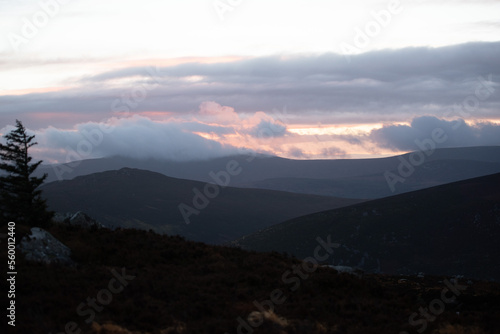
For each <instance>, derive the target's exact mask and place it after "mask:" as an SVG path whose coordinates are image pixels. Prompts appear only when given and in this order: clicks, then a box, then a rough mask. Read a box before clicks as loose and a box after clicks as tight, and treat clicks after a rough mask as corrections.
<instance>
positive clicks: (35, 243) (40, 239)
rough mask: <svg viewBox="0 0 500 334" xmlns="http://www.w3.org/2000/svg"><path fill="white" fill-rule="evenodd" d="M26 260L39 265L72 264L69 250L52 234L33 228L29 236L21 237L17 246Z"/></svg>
mask: <svg viewBox="0 0 500 334" xmlns="http://www.w3.org/2000/svg"><path fill="white" fill-rule="evenodd" d="M17 248H18V249H19V250H20V251H21V253H23V254H25V257H26V260H29V261H35V262H40V263H46V264H51V263H60V264H65V265H70V264H73V260H71V258H70V255H71V250H70V249H69V248H68V247H67V246H65V245H64V244H63V243H62V242H60V241H59V240H57V239H56V238H55V237H54V236H53V235H52V234H50V233H49V232H47V231H45V230H44V229H42V228H39V227H33V228H32V229H31V234H29V235H27V236H25V237H23V239H22V240H21V243H20V244H19V245H18V246H17Z"/></svg>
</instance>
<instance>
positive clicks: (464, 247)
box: [236, 174, 500, 280]
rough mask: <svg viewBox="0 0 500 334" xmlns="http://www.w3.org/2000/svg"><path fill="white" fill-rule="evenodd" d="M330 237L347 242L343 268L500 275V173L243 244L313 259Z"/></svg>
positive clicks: (327, 215) (340, 253)
mask: <svg viewBox="0 0 500 334" xmlns="http://www.w3.org/2000/svg"><path fill="white" fill-rule="evenodd" d="M325 234H329V235H331V239H332V242H336V243H339V244H341V245H342V246H341V247H340V248H339V249H338V250H336V254H335V260H334V261H333V263H332V264H335V265H347V266H357V267H361V268H363V269H364V270H368V271H380V272H385V273H394V274H414V273H418V272H425V273H433V274H446V275H458V274H461V275H466V276H469V277H478V278H484V279H495V280H500V243H499V242H498V240H499V238H500V174H494V175H490V176H485V177H480V178H475V179H470V180H465V181H460V182H456V183H451V184H447V185H443V186H438V187H433V188H429V189H424V190H419V191H415V192H411V193H406V194H402V195H397V196H392V197H387V198H383V199H378V200H373V201H369V202H364V203H361V204H357V205H353V206H350V207H345V208H340V209H336V210H331V211H326V212H320V213H316V214H312V215H307V216H304V217H299V218H295V219H292V220H289V221H287V222H284V223H282V224H278V225H275V226H271V227H269V228H267V229H265V230H262V231H259V232H257V233H255V234H252V235H249V236H246V237H243V238H241V239H239V240H238V241H237V242H236V243H237V244H238V245H240V246H242V247H243V248H244V249H252V250H259V251H269V250H275V251H280V252H282V251H285V252H288V253H291V254H294V255H296V256H298V257H306V256H308V255H309V254H310V252H311V249H312V247H313V245H314V242H315V238H316V236H318V235H325Z"/></svg>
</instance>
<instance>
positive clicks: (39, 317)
mask: <svg viewBox="0 0 500 334" xmlns="http://www.w3.org/2000/svg"><path fill="white" fill-rule="evenodd" d="M28 231H29V227H28V226H23V225H18V226H17V241H18V242H19V241H20V238H21V237H22V236H23V235H25V234H26V233H28ZM48 231H49V232H50V233H52V234H53V235H54V236H55V237H56V238H58V239H59V240H60V241H62V242H63V243H64V244H65V245H67V246H68V247H69V248H70V249H71V250H72V258H73V260H74V261H75V262H76V263H77V264H76V265H75V266H63V265H57V264H54V265H45V264H40V263H34V262H28V261H26V260H24V259H23V256H22V255H21V254H20V253H18V263H17V269H18V274H17V283H16V285H17V292H16V304H17V310H18V318H17V325H16V327H15V328H13V329H14V330H13V331H11V332H12V333H60V332H64V333H221V334H222V333H231V334H233V333H359V334H361V333H363V334H369V333H373V334H375V333H377V334H378V333H400V332H401V331H407V332H408V333H417V330H419V329H421V328H422V326H423V324H422V323H420V324H419V325H415V324H413V326H412V324H410V323H409V320H408V319H409V317H410V315H411V314H413V313H415V312H419V308H421V307H422V308H429V303H430V302H431V301H433V300H434V299H436V298H439V297H440V295H441V291H442V290H443V288H445V287H446V285H444V283H443V281H444V280H445V279H446V278H444V277H425V278H422V277H421V278H418V277H401V276H398V277H395V276H384V275H372V274H370V275H363V276H361V277H358V276H354V275H350V274H346V273H337V272H336V271H335V270H333V269H330V268H326V267H318V268H317V269H316V270H314V271H313V272H311V273H308V274H307V277H306V274H305V272H304V271H302V272H301V273H299V272H298V271H297V273H296V274H295V273H294V274H293V275H292V276H293V277H295V278H296V280H295V283H297V282H298V286H297V288H296V290H295V291H291V287H292V286H294V287H295V284H290V282H288V283H285V282H284V281H283V279H282V277H283V274H284V273H285V272H287V271H290V270H293V268H295V266H297V265H301V262H300V261H299V260H297V259H295V258H292V257H290V256H287V255H285V254H279V253H257V252H249V251H244V250H241V249H238V248H231V247H222V246H209V245H205V244H202V243H197V242H191V241H186V240H184V239H183V238H181V237H175V236H161V235H158V234H155V233H153V232H152V231H150V232H148V231H140V230H133V229H130V230H129V229H118V230H115V231H111V230H108V229H92V230H88V229H82V228H79V227H75V226H67V225H58V224H54V225H53V226H51V227H49V228H48ZM1 232H3V233H5V231H3V230H2V231H0V233H1ZM1 254H2V258H6V247H2V249H1ZM113 271H114V272H115V273H117V272H118V273H122V274H124V275H127V277H128V281H127V284H126V285H125V286H124V287H123V289H122V290H121V291H120V292H116V293H113V294H111V300H109V299H107V298H109V295H106V293H103V292H101V291H103V290H106V289H111V287H110V284H111V283H110V281H111V280H112V279H113V277H116V276H115V274H114V273H113ZM115 283H116V282H115ZM459 283H460V284H461V285H466V286H467V289H466V290H465V291H463V292H462V293H461V294H460V295H459V296H458V297H456V302H453V303H450V304H446V306H445V309H444V311H443V312H442V313H440V314H439V315H437V316H435V317H434V318H435V319H433V320H432V321H430V320H427V321H426V329H425V332H426V333H494V332H495V330H496V328H497V323H498V318H499V317H500V302H499V298H500V284H497V283H491V282H478V281H474V282H469V283H468V284H467V283H466V279H464V280H460V282H459ZM115 288H116V286H115ZM1 289H2V291H6V290H7V285H6V281H5V280H2V283H1ZM276 289H281V290H282V291H283V295H282V296H281V297H280V298H281V299H283V298H284V300H283V302H282V303H279V304H278V303H277V304H273V306H272V308H273V309H272V310H271V309H270V308H269V307H267V306H266V305H269V302H268V303H267V304H266V300H270V298H272V297H271V296H272V294H273V291H276ZM96 297H97V302H96V303H97V305H96V307H95V309H96V310H98V311H96V312H94V313H95V316H94V315H92V313H91V312H90V311H89V310H90V309H91V307H90V306H88V305H90V302H91V301H92V298H96ZM274 297H276V296H274ZM99 301H101V302H103V304H106V303H107V305H103V304H99ZM255 301H257V302H258V303H254V302H255ZM257 305H264V309H260V308H259V306H257ZM79 307H80V308H79ZM421 318H422V317H421V316H418V317H417V318H416V319H417V320H418V319H421ZM86 320H89V322H88V323H87V322H86ZM90 320H91V321H90ZM249 320H250V321H253V322H252V323H253V324H259V326H256V327H255V328H254V327H252V326H250V325H246V327H245V326H243V327H241V323H242V321H245V322H247V321H249ZM260 323H262V324H260ZM239 326H240V328H239ZM78 330H81V332H79V331H78Z"/></svg>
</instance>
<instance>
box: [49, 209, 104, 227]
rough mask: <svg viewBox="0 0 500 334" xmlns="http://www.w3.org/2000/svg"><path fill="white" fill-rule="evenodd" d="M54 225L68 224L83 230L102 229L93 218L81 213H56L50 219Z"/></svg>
mask: <svg viewBox="0 0 500 334" xmlns="http://www.w3.org/2000/svg"><path fill="white" fill-rule="evenodd" d="M52 220H53V221H54V222H56V223H61V224H69V225H73V226H80V227H83V228H89V229H90V228H102V227H104V226H103V225H102V224H101V223H99V222H98V221H97V220H95V219H94V218H92V217H90V216H89V215H87V214H86V213H84V212H82V211H78V212H77V213H60V212H57V213H56V214H55V215H54V218H53V219H52Z"/></svg>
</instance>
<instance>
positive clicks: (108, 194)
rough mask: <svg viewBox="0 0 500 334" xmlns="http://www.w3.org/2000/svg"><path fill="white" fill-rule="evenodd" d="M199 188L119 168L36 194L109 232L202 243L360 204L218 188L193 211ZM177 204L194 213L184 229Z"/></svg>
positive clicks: (51, 185)
mask: <svg viewBox="0 0 500 334" xmlns="http://www.w3.org/2000/svg"><path fill="white" fill-rule="evenodd" d="M212 182H214V181H213V180H212ZM205 186H206V183H202V182H197V181H190V180H182V179H176V178H171V177H167V176H165V175H162V174H160V173H155V172H150V171H144V170H139V169H131V168H123V169H120V170H118V171H106V172H101V173H95V174H91V175H86V176H80V177H77V178H75V179H73V180H66V181H61V182H57V181H56V182H52V183H49V184H46V185H44V186H43V188H42V189H43V194H44V196H45V197H46V198H47V200H48V201H47V203H48V205H49V207H50V209H51V210H54V211H58V212H63V213H64V212H77V211H83V212H85V213H87V214H89V215H90V216H91V217H93V218H95V219H97V220H98V221H99V222H100V223H102V224H104V225H106V226H109V227H127V228H140V229H146V230H148V229H153V230H155V231H157V232H161V233H167V234H170V235H176V234H178V235H182V236H185V237H187V238H189V239H190V240H196V241H203V242H208V243H223V242H227V241H231V240H234V239H235V238H238V237H240V236H243V235H245V234H249V233H252V232H255V231H257V230H259V229H261V228H264V227H267V226H270V225H272V224H277V223H279V222H282V221H284V220H286V219H290V218H293V217H297V216H301V215H304V214H308V213H313V212H317V211H322V210H326V209H332V208H337V207H341V206H346V205H350V204H353V203H358V202H360V201H361V200H352V199H342V198H333V197H325V196H314V195H304V194H292V193H287V192H279V191H269V190H260V189H239V188H231V187H226V188H221V187H218V188H219V190H218V195H217V196H212V197H213V198H210V197H211V196H206V199H207V200H208V204H207V205H206V207H205V208H203V209H199V210H198V209H196V205H195V204H193V200H194V199H195V197H196V196H197V195H196V194H197V191H194V189H197V190H198V191H199V192H200V193H202V194H205V190H204V188H205ZM214 189H215V188H213V187H212V188H210V189H209V193H210V194H212V193H214V194H215V190H214ZM200 196H201V195H200ZM198 197H199V196H198ZM196 201H197V202H198V203H199V202H201V200H200V199H198V200H196ZM181 204H185V205H186V206H189V207H191V208H192V209H196V210H197V211H198V214H192V215H188V214H186V216H189V217H188V218H189V221H188V222H189V224H187V223H186V220H185V219H184V216H183V214H182V212H181V210H180V209H179V205H181ZM202 204H203V203H202ZM183 212H186V211H183Z"/></svg>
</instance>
